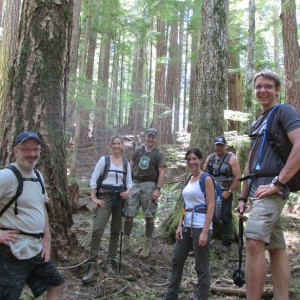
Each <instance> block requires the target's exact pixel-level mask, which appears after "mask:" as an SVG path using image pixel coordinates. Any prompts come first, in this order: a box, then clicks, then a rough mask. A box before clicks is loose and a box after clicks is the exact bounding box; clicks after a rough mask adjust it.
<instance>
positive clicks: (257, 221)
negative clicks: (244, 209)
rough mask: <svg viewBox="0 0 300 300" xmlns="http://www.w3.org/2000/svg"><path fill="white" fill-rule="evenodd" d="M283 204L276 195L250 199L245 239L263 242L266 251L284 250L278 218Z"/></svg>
mask: <svg viewBox="0 0 300 300" xmlns="http://www.w3.org/2000/svg"><path fill="white" fill-rule="evenodd" d="M285 203H286V201H285V200H282V198H281V197H280V196H277V195H271V196H269V198H263V199H256V198H250V204H251V213H250V217H249V219H248V221H247V224H246V228H245V231H244V235H245V237H246V238H249V239H254V240H260V241H264V242H265V244H266V246H267V247H266V249H285V247H286V245H285V239H284V236H283V229H282V224H281V217H280V215H281V212H282V209H283V207H284V205H285Z"/></svg>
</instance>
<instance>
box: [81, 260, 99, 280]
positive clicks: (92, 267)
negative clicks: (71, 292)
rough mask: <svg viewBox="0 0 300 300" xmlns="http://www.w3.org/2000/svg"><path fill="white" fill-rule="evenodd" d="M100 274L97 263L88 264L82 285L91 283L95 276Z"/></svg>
mask: <svg viewBox="0 0 300 300" xmlns="http://www.w3.org/2000/svg"><path fill="white" fill-rule="evenodd" d="M98 274H99V269H98V265H97V263H96V262H88V265H87V272H86V274H85V275H84V276H83V277H82V279H81V282H82V283H90V282H91V281H92V280H93V277H94V275H98Z"/></svg>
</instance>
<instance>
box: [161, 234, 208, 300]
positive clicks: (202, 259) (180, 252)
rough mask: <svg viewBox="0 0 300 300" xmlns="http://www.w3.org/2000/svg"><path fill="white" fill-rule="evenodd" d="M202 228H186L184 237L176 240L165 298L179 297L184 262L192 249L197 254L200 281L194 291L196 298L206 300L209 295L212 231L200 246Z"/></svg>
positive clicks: (174, 298) (196, 268) (196, 267)
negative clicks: (178, 240) (205, 242)
mask: <svg viewBox="0 0 300 300" xmlns="http://www.w3.org/2000/svg"><path fill="white" fill-rule="evenodd" d="M201 231H202V228H193V230H191V228H184V229H183V239H182V240H181V241H180V242H176V244H175V247H174V250H173V257H172V269H171V277H170V284H169V286H168V288H167V292H166V294H165V298H164V299H165V300H176V299H178V293H179V286H180V282H181V279H182V273H183V268H184V263H185V261H186V259H187V257H188V254H189V252H190V251H191V250H193V251H194V256H195V270H196V273H197V278H198V283H197V287H196V290H195V291H194V296H193V299H194V300H206V299H208V295H209V288H210V266H209V243H210V240H211V235H212V232H211V230H210V231H209V235H208V241H207V244H206V246H204V247H199V236H200V233H201Z"/></svg>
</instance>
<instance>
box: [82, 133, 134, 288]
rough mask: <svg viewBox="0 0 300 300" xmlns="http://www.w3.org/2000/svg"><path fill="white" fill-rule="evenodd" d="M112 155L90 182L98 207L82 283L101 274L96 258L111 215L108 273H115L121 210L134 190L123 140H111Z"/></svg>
mask: <svg viewBox="0 0 300 300" xmlns="http://www.w3.org/2000/svg"><path fill="white" fill-rule="evenodd" d="M110 149H111V154H110V155H109V156H108V155H106V156H102V157H101V158H100V159H99V161H98V163H97V164H96V167H95V169H94V172H93V174H92V177H91V180H90V188H91V200H92V201H93V203H94V204H96V205H97V210H96V214H95V217H94V224H93V231H92V238H91V245H90V254H89V263H88V269H87V273H86V274H85V275H84V277H83V278H82V282H83V283H89V282H91V281H92V280H93V277H94V275H97V274H98V272H99V271H98V265H97V256H98V252H99V249H100V243H101V238H102V236H103V233H104V230H105V227H106V225H107V223H108V220H109V218H110V216H111V227H110V239H109V250H108V264H107V272H108V273H109V274H115V273H116V272H117V263H116V261H115V258H116V255H117V249H118V245H119V237H120V232H121V227H122V213H123V212H122V210H123V208H124V201H125V200H126V199H127V198H128V194H129V192H130V190H131V188H132V179H131V169H130V165H129V163H128V161H127V160H125V159H124V157H123V151H124V141H123V139H122V137H121V136H119V135H115V136H113V137H112V138H111V140H110Z"/></svg>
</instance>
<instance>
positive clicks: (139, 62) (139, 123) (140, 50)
mask: <svg viewBox="0 0 300 300" xmlns="http://www.w3.org/2000/svg"><path fill="white" fill-rule="evenodd" d="M133 61H134V65H133V69H134V71H133V73H132V77H133V78H132V95H133V100H134V101H133V103H132V108H133V110H132V111H133V136H134V142H136V139H137V135H138V134H139V133H140V132H141V131H142V129H143V119H144V113H143V112H144V105H143V101H142V94H143V83H144V65H145V51H144V45H143V42H142V41H139V44H138V45H136V48H135V53H134V60H133Z"/></svg>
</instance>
